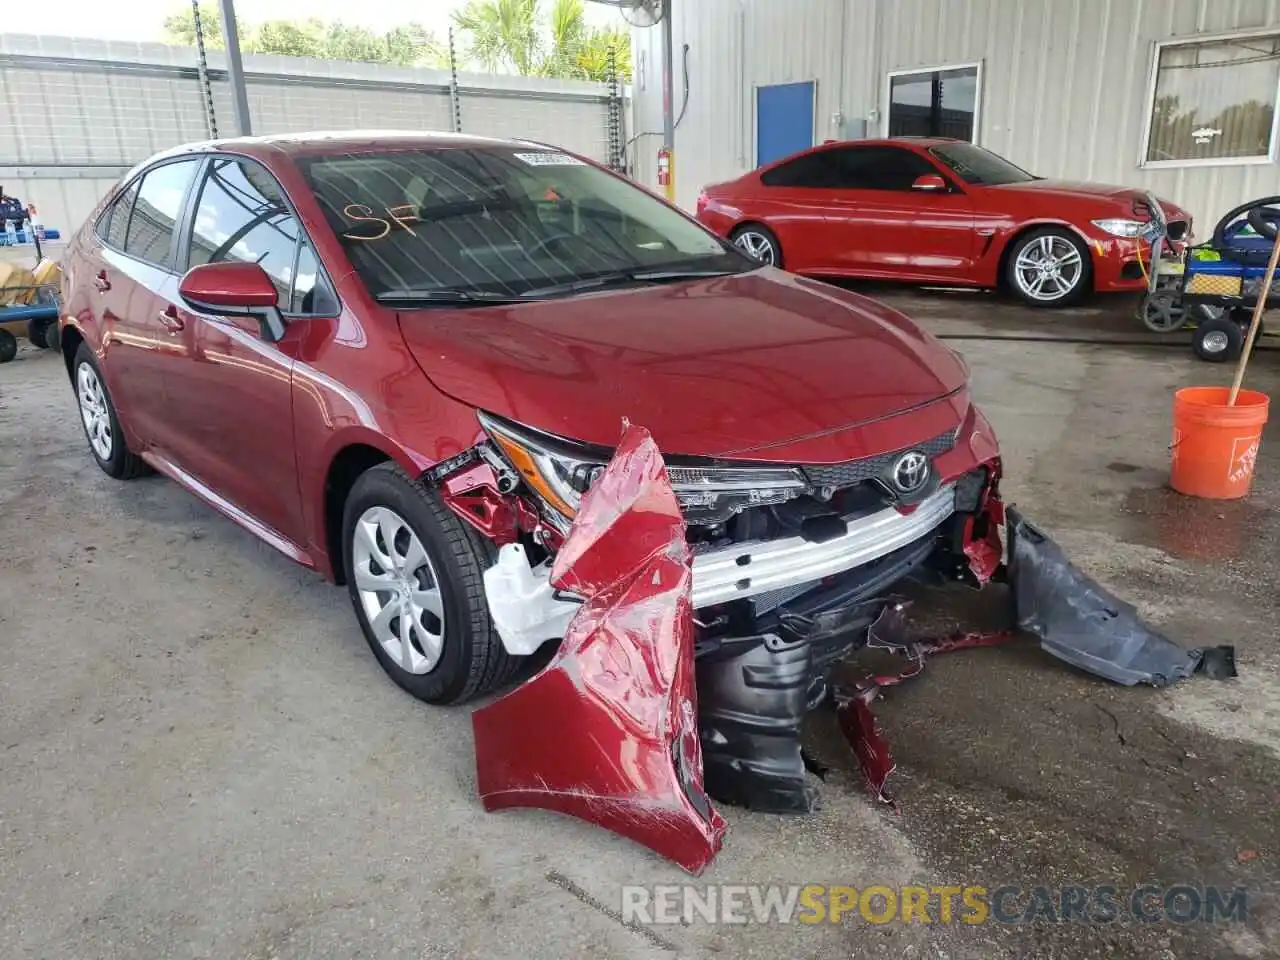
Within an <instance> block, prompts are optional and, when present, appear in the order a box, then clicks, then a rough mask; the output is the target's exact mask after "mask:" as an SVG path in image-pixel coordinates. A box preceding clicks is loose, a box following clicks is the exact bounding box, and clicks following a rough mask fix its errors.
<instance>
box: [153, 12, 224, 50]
mask: <svg viewBox="0 0 1280 960" xmlns="http://www.w3.org/2000/svg"><path fill="white" fill-rule="evenodd" d="M200 28H201V30H202V31H203V32H204V45H205V46H206V47H209V48H212V49H217V50H221V49H222V16H221V14H219V13H218V5H217V4H216V3H209V2H202V3H201V4H200ZM163 29H164V40H165V42H166V43H172V44H175V45H177V46H180V47H194V46H195V45H196V20H195V17H193V16H192V15H191V4H189V3H188V4H187V5H186V6H185V7H183V8H182V10H181V11H179V12H177V13H172V14H170V15H169V16H167V17H165V18H164V27H163Z"/></svg>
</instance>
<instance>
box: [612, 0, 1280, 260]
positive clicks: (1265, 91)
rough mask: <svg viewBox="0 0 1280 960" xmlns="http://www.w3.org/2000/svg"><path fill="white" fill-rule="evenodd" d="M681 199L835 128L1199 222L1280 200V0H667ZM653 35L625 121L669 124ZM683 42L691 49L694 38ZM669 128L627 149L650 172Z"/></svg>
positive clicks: (655, 32) (644, 38) (640, 42)
mask: <svg viewBox="0 0 1280 960" xmlns="http://www.w3.org/2000/svg"><path fill="white" fill-rule="evenodd" d="M671 8H672V17H673V19H672V28H673V34H674V42H675V51H676V64H675V67H676V69H675V96H674V102H675V110H676V113H677V115H679V114H680V112H681V109H682V100H683V90H684V84H683V74H684V72H685V71H684V70H683V69H682V67H683V63H682V60H683V61H685V62H687V75H688V90H689V95H688V103H687V107H686V108H684V117H683V120H682V121H681V123H680V125H679V127H678V128H677V130H676V137H675V158H676V162H675V179H676V187H677V200H678V201H679V202H680V203H681V204H682V205H683V206H685V207H687V208H691V207H692V206H693V203H694V200H695V198H696V196H697V193H698V190H699V189H700V187H701V186H702V185H703V184H706V183H711V182H716V181H719V180H725V179H730V178H733V177H735V176H738V175H739V174H741V173H742V172H744V171H746V170H748V169H751V168H753V167H755V166H757V165H758V163H759V162H760V161H762V160H766V159H770V158H773V157H776V156H778V155H781V154H785V152H789V150H790V149H795V148H798V147H801V146H805V145H807V144H809V143H821V142H822V141H823V140H826V139H855V138H858V137H863V136H884V135H889V134H898V133H902V134H918V135H943V136H958V137H962V138H966V139H972V140H973V141H974V142H976V143H978V144H979V145H981V146H984V147H987V148H989V149H991V150H994V151H996V152H997V153H1000V154H1003V155H1004V156H1006V157H1008V158H1009V159H1010V160H1012V161H1013V162H1014V163H1017V164H1018V165H1020V166H1022V167H1025V168H1027V169H1028V170H1031V171H1032V172H1034V173H1037V174H1040V175H1042V176H1047V177H1055V178H1067V179H1075V180H1083V179H1088V180H1097V181H1103V182H1110V183H1121V184H1127V185H1134V186H1145V187H1150V188H1153V189H1155V190H1156V191H1157V192H1158V193H1159V194H1161V195H1163V196H1167V197H1169V198H1170V199H1172V200H1174V201H1176V202H1178V203H1180V204H1182V205H1183V206H1185V207H1187V208H1188V209H1189V210H1191V211H1192V213H1193V214H1194V215H1195V217H1196V222H1197V224H1198V225H1199V232H1200V233H1201V234H1202V235H1203V232H1204V231H1205V230H1207V229H1208V228H1209V226H1210V225H1211V224H1212V222H1213V220H1215V219H1216V218H1217V216H1219V215H1220V214H1221V213H1224V212H1226V210H1227V209H1228V208H1229V207H1232V206H1234V205H1236V204H1237V203H1240V202H1242V201H1244V200H1247V199H1250V198H1253V197H1258V196H1263V195H1268V194H1280V166H1278V165H1277V146H1278V144H1277V141H1278V139H1280V138H1278V136H1277V129H1278V127H1280V124H1278V123H1277V110H1276V105H1277V91H1278V89H1280V0H671ZM660 34H661V31H660V30H659V29H654V28H651V29H646V30H638V31H636V33H635V37H634V39H635V43H636V54H635V64H636V75H635V79H634V86H633V96H634V101H633V103H634V111H635V118H634V123H635V127H634V131H635V132H637V133H641V134H645V133H648V132H650V131H655V132H660V131H661V130H662V72H661V63H662V61H661V56H662V52H661V36H660ZM686 44H687V46H688V49H687V51H685V50H684V49H683V48H684V47H685V45H686ZM660 146H661V136H657V137H648V136H641V137H640V139H638V140H637V141H636V143H635V145H634V149H635V151H636V152H635V163H636V170H637V172H638V176H639V177H640V179H642V180H644V181H645V182H647V183H651V184H652V183H654V182H655V180H656V169H655V168H656V155H657V151H658V148H659V147H660Z"/></svg>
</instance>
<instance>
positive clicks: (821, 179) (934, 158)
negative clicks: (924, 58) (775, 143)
mask: <svg viewBox="0 0 1280 960" xmlns="http://www.w3.org/2000/svg"><path fill="white" fill-rule="evenodd" d="M1152 199H1153V198H1152V197H1151V196H1150V195H1149V194H1148V193H1146V192H1145V191H1142V190H1135V189H1131V188H1129V187H1116V186H1108V185H1106V184H1101V183H1066V182H1062V181H1054V180H1045V179H1043V178H1041V177H1036V176H1032V175H1031V174H1029V173H1027V172H1026V171H1025V170H1022V169H1019V168H1018V167H1016V166H1014V165H1013V164H1012V163H1010V162H1009V161H1007V160H1005V159H1004V158H1002V157H1000V156H997V155H996V154H994V153H992V152H991V151H990V150H984V149H983V148H982V147H977V146H974V145H973V144H971V143H966V142H964V141H961V140H942V139H924V138H919V139H917V138H914V137H902V138H895V139H892V140H859V141H856V142H842V143H831V144H826V145H824V146H821V147H815V148H814V149H812V150H807V151H805V152H803V153H799V154H795V155H794V156H791V157H787V158H785V159H783V160H779V161H777V162H776V163H773V164H770V165H769V166H766V167H763V168H761V169H759V170H753V171H751V172H750V173H748V174H745V175H744V176H742V177H739V178H738V179H737V180H732V181H730V182H728V183H721V184H716V185H714V186H710V187H707V188H706V189H705V190H704V191H703V192H702V195H701V196H700V197H699V198H698V219H699V220H701V221H702V222H703V223H704V224H706V225H707V226H708V227H710V228H711V229H712V230H714V231H715V232H716V233H718V234H719V235H720V236H722V237H728V238H730V239H732V240H733V242H734V243H736V244H737V245H738V246H739V247H741V248H742V249H743V250H746V251H747V252H748V253H750V254H751V255H752V256H754V257H755V258H756V259H758V260H762V261H764V262H765V263H770V264H774V265H776V266H781V267H785V268H786V269H787V270H790V271H792V272H794V273H801V274H805V275H808V276H819V277H823V276H825V277H862V278H867V279H889V280H908V281H912V282H916V283H932V284H943V285H955V286H974V287H1004V288H1007V289H1009V290H1012V291H1013V292H1014V293H1016V294H1017V295H1018V296H1019V297H1020V298H1021V299H1022V300H1023V301H1025V302H1026V303H1028V304H1030V305H1032V306H1039V307H1053V306H1065V305H1067V304H1069V303H1073V302H1075V301H1076V300H1078V299H1079V298H1080V297H1081V296H1083V295H1084V294H1085V293H1087V292H1089V291H1090V290H1096V291H1104V292H1109V291H1126V290H1128V291H1136V290H1143V289H1145V288H1146V285H1147V282H1146V273H1145V271H1146V269H1147V267H1148V265H1149V261H1150V258H1151V255H1150V251H1151V247H1150V242H1149V240H1146V239H1140V238H1142V237H1143V236H1144V234H1145V232H1146V231H1147V230H1148V229H1149V228H1150V226H1151V221H1152V213H1153V210H1152ZM1156 203H1157V204H1158V209H1157V210H1156V211H1155V212H1156V213H1157V217H1158V218H1159V217H1161V216H1162V217H1163V219H1164V220H1165V221H1166V228H1165V229H1166V234H1167V237H1168V239H1169V240H1170V241H1173V242H1174V243H1181V242H1183V241H1184V240H1185V239H1186V238H1187V237H1188V236H1189V235H1190V231H1191V218H1190V216H1189V215H1188V214H1187V213H1186V211H1184V210H1182V209H1180V208H1179V207H1177V206H1175V205H1173V204H1171V203H1168V202H1166V201H1164V200H1157V201H1156Z"/></svg>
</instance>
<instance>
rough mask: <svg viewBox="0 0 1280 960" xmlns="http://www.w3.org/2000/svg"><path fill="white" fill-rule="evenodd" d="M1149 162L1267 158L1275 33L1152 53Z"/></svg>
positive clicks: (1277, 52) (1279, 37)
mask: <svg viewBox="0 0 1280 960" xmlns="http://www.w3.org/2000/svg"><path fill="white" fill-rule="evenodd" d="M1152 88H1153V94H1152V100H1151V112H1150V115H1149V118H1148V126H1147V141H1146V144H1147V146H1146V154H1145V157H1144V160H1145V162H1146V163H1149V164H1161V163H1178V164H1181V163H1195V162H1197V161H1204V162H1208V163H1223V162H1228V163H1229V162H1232V161H1243V162H1249V161H1266V160H1269V159H1271V158H1272V157H1273V155H1274V149H1275V143H1274V127H1275V112H1276V93H1277V90H1278V89H1280V34H1273V35H1270V36H1255V37H1235V38H1231V39H1225V40H1211V41H1203V42H1199V43H1168V44H1160V45H1159V46H1158V47H1157V48H1156V62H1155V82H1154V83H1153V84H1152Z"/></svg>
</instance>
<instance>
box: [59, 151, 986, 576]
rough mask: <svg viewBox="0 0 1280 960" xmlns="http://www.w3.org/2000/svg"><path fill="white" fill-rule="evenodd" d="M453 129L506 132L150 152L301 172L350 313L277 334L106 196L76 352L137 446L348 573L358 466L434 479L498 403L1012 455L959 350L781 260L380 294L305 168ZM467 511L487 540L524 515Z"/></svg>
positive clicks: (592, 433) (695, 439)
mask: <svg viewBox="0 0 1280 960" xmlns="http://www.w3.org/2000/svg"><path fill="white" fill-rule="evenodd" d="M446 142H447V143H451V144H456V143H460V142H461V143H467V144H473V145H475V146H483V145H485V143H486V142H487V141H482V140H476V141H468V140H460V139H458V138H450V139H448V140H447V141H446V140H444V139H440V138H434V139H433V138H432V137H431V136H430V135H422V136H410V135H396V136H393V137H392V136H389V137H376V136H372V135H370V136H368V137H361V136H355V135H353V136H351V137H346V138H332V139H325V138H310V139H308V138H299V139H294V138H289V137H281V138H261V139H247V140H232V141H227V142H224V143H214V144H204V145H198V146H193V147H184V148H179V149H177V150H174V151H170V152H168V153H166V154H162V155H160V156H159V157H156V158H153V159H152V160H151V161H148V162H147V164H145V165H140V167H139V169H142V167H143V166H148V167H149V166H150V165H153V164H157V163H162V162H170V161H173V160H176V159H184V158H195V159H202V158H204V157H206V156H209V155H220V156H234V157H246V158H249V159H251V160H254V161H257V162H258V163H259V164H261V165H262V167H264V168H265V170H266V172H267V173H269V174H270V176H271V177H273V178H274V179H275V181H276V182H277V183H278V184H279V186H280V187H281V188H283V191H284V193H285V194H286V195H287V197H288V199H289V202H290V204H291V206H292V208H293V211H294V213H295V214H296V216H297V217H298V219H299V221H300V223H301V225H302V228H303V229H304V230H305V231H306V233H307V235H308V237H309V239H310V242H311V244H312V245H313V246H314V248H315V251H316V254H317V257H318V259H319V261H320V264H321V265H322V268H323V269H324V271H325V272H326V273H327V275H328V277H329V280H330V283H331V285H332V287H333V288H334V292H335V293H336V295H337V299H338V302H339V306H338V308H337V309H336V310H335V311H334V313H333V315H332V316H313V317H309V318H308V319H306V320H305V322H288V323H287V324H286V326H285V332H284V336H283V338H282V339H280V340H279V341H278V342H275V343H271V342H265V341H264V340H263V338H262V336H261V333H260V330H259V324H258V321H256V320H251V319H248V318H239V317H234V316H212V315H208V314H204V313H196V312H194V311H193V310H192V309H191V308H190V307H189V306H188V305H187V304H186V303H185V302H184V301H183V299H182V297H181V296H180V295H179V284H180V280H181V277H179V276H178V274H177V273H175V272H173V271H171V270H166V269H162V268H160V267H156V266H151V265H148V264H145V263H142V262H140V261H138V260H136V259H133V258H131V257H129V256H126V255H124V254H122V253H120V252H119V251H117V250H115V249H113V248H111V247H109V246H107V245H105V244H104V243H103V242H102V241H101V239H100V238H99V237H98V235H97V233H96V232H95V229H94V224H95V221H96V220H97V219H98V216H99V214H100V213H101V211H102V210H104V209H105V208H106V206H107V205H108V203H109V202H110V201H111V200H112V199H114V197H115V194H114V193H113V194H111V195H109V196H108V197H107V198H105V199H104V201H103V203H102V204H100V206H99V208H98V210H97V211H95V213H94V215H93V216H92V217H91V218H90V221H89V222H88V223H87V224H86V225H85V226H84V227H83V228H82V229H81V230H80V231H79V232H78V233H77V235H76V236H75V238H74V239H73V241H72V243H71V245H70V248H69V250H68V252H67V255H66V258H65V266H66V269H65V277H64V287H63V308H64V312H63V317H62V319H61V325H62V337H63V346H64V350H68V348H69V352H68V353H67V356H68V360H69V359H70V354H71V353H74V345H75V343H76V342H78V341H80V340H83V341H84V342H85V343H86V344H87V345H88V347H89V349H90V350H91V351H92V352H93V353H94V355H95V356H96V358H97V360H98V362H99V365H100V366H101V369H102V374H103V377H104V379H105V381H106V385H107V388H108V390H109V391H110V394H111V397H112V400H113V402H114V404H115V407H116V411H117V414H118V416H119V419H120V426H121V429H122V431H123V433H124V435H125V438H126V440H127V442H128V444H129V446H130V448H131V449H133V450H135V451H136V452H138V453H139V454H140V455H141V456H142V457H143V458H144V459H145V460H146V461H147V462H149V463H150V464H151V465H152V466H154V467H155V468H156V469H158V470H159V471H160V472H161V473H163V474H165V475H167V476H169V477H170V478H172V479H174V480H175V481H177V482H178V483H180V484H182V485H183V486H185V487H186V488H187V489H189V490H191V491H192V492H194V493H196V494H197V495H199V496H201V497H202V498H203V499H205V500H206V501H208V502H209V503H210V504H212V505H213V506H214V507H216V508H217V509H218V510H220V511H222V512H223V513H224V514H226V515H227V516H228V517H230V518H231V519H233V520H235V521H236V522H238V523H240V524H241V525H243V526H244V527H246V528H247V529H249V530H250V531H252V532H253V533H254V534H256V535H257V536H259V537H261V538H262V539H264V540H266V541H267V542H268V543H270V544H271V545H272V546H274V547H276V548H277V549H279V550H281V551H282V552H284V553H285V554H287V555H288V556H290V557H292V558H293V559H295V560H296V561H298V562H299V563H302V564H304V565H305V566H308V567H314V568H316V569H318V570H319V571H320V572H321V573H323V574H324V575H325V576H326V577H327V578H330V579H333V578H334V577H335V575H336V574H337V573H338V572H339V571H338V569H337V568H338V567H339V566H340V565H341V549H340V545H339V543H338V542H337V539H338V536H337V523H336V521H335V512H336V513H337V514H338V515H340V512H341V504H340V503H334V502H332V500H331V499H330V498H329V497H328V491H329V490H330V489H331V486H332V484H331V481H333V480H334V479H335V478H337V477H340V476H341V474H342V471H343V469H344V465H345V464H348V463H350V462H352V461H359V460H360V459H361V458H368V457H370V456H374V457H386V458H390V459H392V460H394V461H395V462H396V463H398V464H399V465H400V466H401V467H403V468H404V470H405V471H406V472H408V473H409V474H410V475H411V476H418V475H421V474H422V473H423V472H424V471H425V470H427V469H429V468H430V467H432V466H433V465H435V464H437V463H439V462H440V461H443V460H446V459H448V458H450V457H453V456H456V455H458V454H459V453H461V452H463V451H465V450H468V449H470V448H471V447H472V446H473V445H474V444H475V442H476V441H477V439H478V437H479V436H480V429H479V426H478V424H477V421H476V409H477V407H486V408H488V409H489V410H490V411H492V412H494V413H497V414H499V415H503V416H509V417H512V418H515V419H517V420H521V421H522V422H524V423H526V424H528V425H530V426H533V427H536V428H539V429H541V430H545V431H548V432H551V433H558V434H560V435H563V436H567V437H570V438H573V439H578V440H585V441H591V442H597V443H601V444H606V443H611V442H612V441H613V439H614V438H615V437H616V426H617V423H618V422H619V419H620V418H621V417H622V416H624V415H625V416H629V417H631V418H632V419H633V420H634V421H635V422H637V423H645V424H646V426H647V427H648V428H649V429H650V430H651V431H652V433H653V436H654V439H655V440H656V441H657V443H658V444H659V446H660V447H661V448H662V449H664V450H665V451H666V452H667V453H668V454H693V455H718V456H732V457H733V458H734V459H736V460H744V461H748V460H753V461H766V462H790V463H810V464H822V463H838V462H843V461H846V460H850V459H855V458H859V457H866V456H872V455H877V454H882V453H886V452H890V451H894V450H899V449H902V448H904V447H907V446H909V445H911V444H913V443H918V442H922V441H923V440H925V439H927V438H930V437H935V436H937V435H938V434H940V433H942V432H944V431H947V430H950V429H953V428H955V427H956V425H957V424H959V425H960V434H959V438H958V441H957V443H956V444H955V446H954V447H953V448H952V449H951V450H950V451H948V452H946V453H944V454H942V455H940V456H938V457H937V458H936V460H935V466H936V468H937V471H938V473H939V475H940V476H941V478H942V479H943V480H947V479H951V478H954V477H957V476H959V475H961V474H963V473H965V472H966V471H968V470H970V469H972V468H973V467H975V466H976V465H978V464H982V463H988V462H991V461H993V460H995V459H996V458H997V457H998V448H997V446H996V441H995V436H994V434H993V432H992V430H991V427H990V425H989V424H987V422H986V420H985V419H984V418H983V416H982V414H981V413H980V412H979V411H978V410H977V409H976V408H975V407H974V406H973V405H972V403H971V400H970V397H969V393H968V390H967V387H966V386H965V383H966V379H967V370H966V369H965V367H964V365H963V362H962V361H960V360H959V358H958V357H957V356H956V355H955V354H954V353H952V352H951V351H950V350H948V349H947V348H946V347H944V346H943V345H942V344H940V343H939V342H938V341H936V340H935V339H934V338H933V337H931V336H929V335H928V334H926V333H924V332H922V331H921V330H920V329H919V328H917V327H916V326H915V324H914V323H912V322H911V321H910V320H909V319H908V318H907V317H905V316H903V315H902V314H901V313H898V312H897V311H894V310H891V309H889V308H888V307H885V306H884V305H882V304H879V303H877V302H876V301H874V300H871V299H869V298H867V297H865V296H860V295H858V294H855V293H851V292H848V291H844V290H838V289H835V288H832V287H828V286H826V285H823V284H820V283H816V282H813V281H809V280H805V279H801V278H798V277H794V276H791V275H788V274H785V273H782V272H781V271H777V270H760V271H756V272H752V273H747V274H743V275H739V276H730V277H725V278H720V279H706V280H693V281H687V282H683V283H680V284H674V285H668V286H663V287H658V288H637V289H623V290H616V291H608V292H599V293H593V294H581V295H578V296H575V297H569V298H563V299H556V300H553V301H548V302H543V303H538V302H533V303H529V304H522V305H518V306H512V307H508V306H495V307H483V308H472V309H467V310H450V309H434V310H431V311H410V312H405V313H402V314H399V315H398V314H397V312H396V311H395V310H392V309H389V308H387V307H386V306H383V305H380V304H378V303H377V302H375V301H374V300H373V299H372V298H371V296H370V295H369V292H368V290H367V289H366V287H365V286H364V284H363V283H362V281H361V280H360V279H359V277H358V276H357V275H356V274H355V272H354V270H353V268H352V266H351V264H350V261H349V260H348V258H347V255H346V253H345V251H344V250H343V248H342V246H341V244H340V242H339V240H338V238H337V236H336V235H335V234H334V232H333V230H332V229H331V228H330V226H329V224H328V223H327V222H326V220H325V217H324V214H323V212H322V210H321V209H320V206H319V204H318V203H317V201H316V199H315V197H314V195H313V194H312V192H311V189H310V187H309V185H308V184H307V183H306V181H305V180H304V178H303V176H302V174H301V172H300V170H299V168H298V166H297V165H296V163H295V160H296V159H297V158H299V157H301V156H317V155H324V154H326V153H344V152H350V151H352V150H360V149H384V148H396V147H400V148H416V149H426V148H430V147H432V145H433V144H435V145H439V144H443V143H446ZM128 180H129V178H128V177H126V179H125V181H123V182H125V183H127V182H128ZM190 202H191V199H190V198H189V199H188V203H190ZM162 315H163V316H164V317H166V318H168V320H162V319H161V316H162ZM174 318H176V319H177V320H178V321H179V323H178V324H173V323H172V322H170V321H171V320H172V319H174ZM424 374H425V375H424ZM459 513H460V514H461V515H464V516H467V515H468V514H470V515H469V516H468V520H469V521H470V522H473V523H474V524H475V525H476V526H477V527H479V528H480V529H481V530H482V531H485V532H492V530H493V529H494V527H493V524H494V523H495V522H501V523H506V522H507V521H506V520H505V519H502V520H500V521H495V520H494V519H493V518H492V517H480V516H476V515H475V513H474V512H473V511H467V510H460V511H459Z"/></svg>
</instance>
